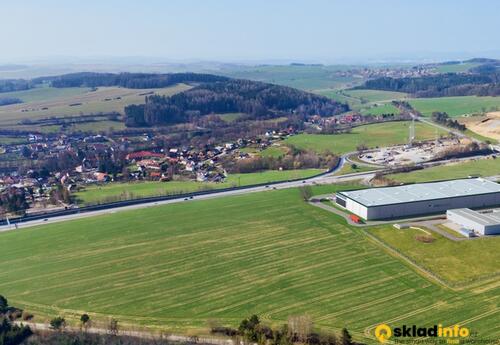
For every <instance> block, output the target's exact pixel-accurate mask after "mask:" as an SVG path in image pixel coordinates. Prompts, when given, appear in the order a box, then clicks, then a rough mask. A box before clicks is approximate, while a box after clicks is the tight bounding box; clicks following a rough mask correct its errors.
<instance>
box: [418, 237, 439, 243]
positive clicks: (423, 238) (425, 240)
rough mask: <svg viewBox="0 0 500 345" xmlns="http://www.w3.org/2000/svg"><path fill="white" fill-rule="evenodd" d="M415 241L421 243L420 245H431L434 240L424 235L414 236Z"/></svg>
mask: <svg viewBox="0 0 500 345" xmlns="http://www.w3.org/2000/svg"><path fill="white" fill-rule="evenodd" d="M415 239H416V240H417V241H419V242H422V243H432V242H434V241H435V240H436V239H435V238H434V237H432V236H425V235H417V236H415Z"/></svg>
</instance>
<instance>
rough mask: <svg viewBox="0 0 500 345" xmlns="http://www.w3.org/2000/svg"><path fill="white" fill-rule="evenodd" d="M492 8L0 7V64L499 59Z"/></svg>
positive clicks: (25, 3)
mask: <svg viewBox="0 0 500 345" xmlns="http://www.w3.org/2000/svg"><path fill="white" fill-rule="evenodd" d="M499 16H500V1H497V0H470V1H465V0H453V1H452V0H418V1H413V0H397V1H396V0H364V1H363V0H346V1H337V0H329V1H328V0H325V1H323V0H248V1H242V0H163V1H161V0H142V1H136V0H80V1H77V0H60V1H57V0H44V1H39V0H36V1H35V0H31V1H29V0H0V60H1V61H3V62H9V63H16V62H22V61H34V60H37V59H49V60H50V59H71V58H72V59H89V58H97V59H111V60H112V59H117V58H125V57H126V58H132V57H133V58H136V59H138V60H141V59H144V60H148V61H153V60H155V59H156V60H158V61H160V60H162V61H163V60H165V61H186V62H187V61H234V62H238V61H279V60H284V61H302V62H323V63H325V62H342V61H343V62H349V61H356V62H359V61H372V60H379V61H383V60H394V61H400V60H405V59H406V60H438V59H446V58H449V59H455V58H456V59H460V58H468V57H474V56H488V57H500V26H499V25H498V23H499V18H500V17H499Z"/></svg>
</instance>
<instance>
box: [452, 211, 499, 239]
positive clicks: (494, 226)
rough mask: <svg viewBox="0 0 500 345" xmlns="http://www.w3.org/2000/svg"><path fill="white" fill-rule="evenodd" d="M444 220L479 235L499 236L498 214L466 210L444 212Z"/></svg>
mask: <svg viewBox="0 0 500 345" xmlns="http://www.w3.org/2000/svg"><path fill="white" fill-rule="evenodd" d="M446 218H447V219H448V220H449V221H452V222H453V223H455V224H458V225H460V226H462V227H464V228H465V229H467V230H474V232H476V233H478V234H481V235H500V212H488V213H484V212H477V211H473V210H470V209H468V208H459V209H456V210H448V211H446Z"/></svg>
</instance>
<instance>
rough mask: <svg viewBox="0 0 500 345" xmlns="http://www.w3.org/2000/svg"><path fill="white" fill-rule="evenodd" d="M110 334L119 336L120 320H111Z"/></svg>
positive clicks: (109, 325)
mask: <svg viewBox="0 0 500 345" xmlns="http://www.w3.org/2000/svg"><path fill="white" fill-rule="evenodd" d="M108 332H109V334H111V335H117V334H118V320H116V319H113V318H112V319H111V320H109V324H108Z"/></svg>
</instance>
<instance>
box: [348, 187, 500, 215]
mask: <svg viewBox="0 0 500 345" xmlns="http://www.w3.org/2000/svg"><path fill="white" fill-rule="evenodd" d="M350 205H352V206H350ZM495 205H500V193H491V194H483V195H471V196H462V197H457V198H448V199H440V200H427V201H415V202H409V203H402V204H393V205H383V206H372V207H368V209H367V213H362V212H363V210H362V208H360V206H362V205H360V204H359V203H357V202H355V201H354V200H351V199H349V198H347V207H346V208H347V209H348V210H349V211H351V212H353V213H355V214H357V215H358V216H360V217H363V218H365V219H367V220H375V219H391V218H402V217H411V216H420V215H427V214H434V213H444V212H445V211H446V210H448V209H453V208H480V207H488V206H495ZM362 207H364V206H362ZM365 209H366V207H365ZM358 212H359V213H358Z"/></svg>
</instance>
